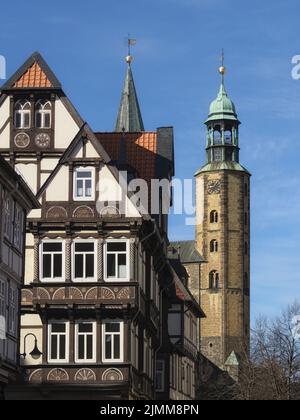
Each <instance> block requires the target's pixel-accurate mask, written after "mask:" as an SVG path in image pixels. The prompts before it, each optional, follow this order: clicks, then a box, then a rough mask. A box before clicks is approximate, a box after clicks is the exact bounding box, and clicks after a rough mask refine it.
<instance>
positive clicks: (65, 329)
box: [48, 322, 69, 363]
mask: <svg viewBox="0 0 300 420" xmlns="http://www.w3.org/2000/svg"><path fill="white" fill-rule="evenodd" d="M68 361H69V323H68V322H52V323H51V324H49V325H48V362H49V363H68Z"/></svg>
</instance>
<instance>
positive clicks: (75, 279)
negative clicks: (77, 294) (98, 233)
mask: <svg viewBox="0 0 300 420" xmlns="http://www.w3.org/2000/svg"><path fill="white" fill-rule="evenodd" d="M78 243H93V244H94V277H82V278H80V277H75V255H76V254H83V255H85V256H86V255H87V254H91V252H75V244H78ZM72 256H73V258H72V279H73V282H74V283H94V282H95V281H96V279H97V259H98V253H97V241H96V239H76V240H75V241H74V242H73V243H72ZM84 268H85V259H84ZM84 271H85V270H84Z"/></svg>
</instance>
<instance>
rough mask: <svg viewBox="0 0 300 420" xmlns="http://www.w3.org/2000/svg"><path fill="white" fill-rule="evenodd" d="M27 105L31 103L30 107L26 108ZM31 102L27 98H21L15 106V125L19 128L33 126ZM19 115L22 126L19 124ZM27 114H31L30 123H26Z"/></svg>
mask: <svg viewBox="0 0 300 420" xmlns="http://www.w3.org/2000/svg"><path fill="white" fill-rule="evenodd" d="M27 105H29V109H24V108H25V107H26V106H27ZM18 106H20V109H17V107H18ZM31 111H32V109H31V103H30V101H27V100H23V101H22V100H21V101H18V102H17V103H16V106H15V121H14V126H15V128H16V129H17V130H24V129H29V128H31ZM17 115H20V121H21V124H20V126H17ZM25 115H29V124H28V125H26V124H25Z"/></svg>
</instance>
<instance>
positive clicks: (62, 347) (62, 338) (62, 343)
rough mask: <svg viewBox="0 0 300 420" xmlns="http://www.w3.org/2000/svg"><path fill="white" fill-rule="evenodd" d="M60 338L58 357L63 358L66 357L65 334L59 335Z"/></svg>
mask: <svg viewBox="0 0 300 420" xmlns="http://www.w3.org/2000/svg"><path fill="white" fill-rule="evenodd" d="M59 340H60V346H59V358H60V359H61V360H62V359H65V358H66V336H65V335H61V336H60V337H59Z"/></svg>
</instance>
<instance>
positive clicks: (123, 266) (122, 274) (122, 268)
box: [118, 255, 127, 279]
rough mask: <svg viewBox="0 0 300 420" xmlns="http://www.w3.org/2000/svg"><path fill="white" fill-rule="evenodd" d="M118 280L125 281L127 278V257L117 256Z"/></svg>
mask: <svg viewBox="0 0 300 420" xmlns="http://www.w3.org/2000/svg"><path fill="white" fill-rule="evenodd" d="M118 268H119V273H118V278H119V279H125V278H126V277H127V257H126V255H119V262H118Z"/></svg>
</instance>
